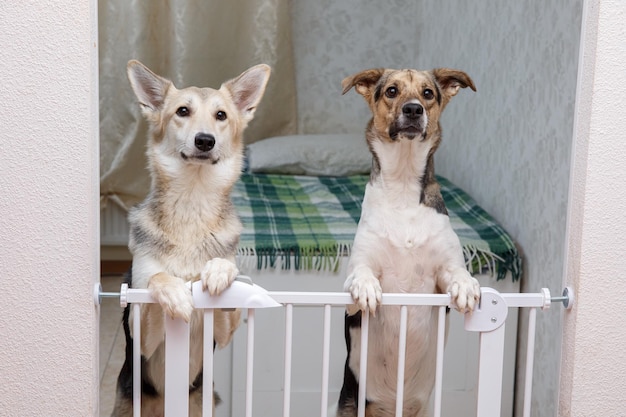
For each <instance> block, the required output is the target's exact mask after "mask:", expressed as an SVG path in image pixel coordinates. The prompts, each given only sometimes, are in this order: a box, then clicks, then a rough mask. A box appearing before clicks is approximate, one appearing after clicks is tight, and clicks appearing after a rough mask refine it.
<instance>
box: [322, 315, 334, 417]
mask: <svg viewBox="0 0 626 417" xmlns="http://www.w3.org/2000/svg"><path fill="white" fill-rule="evenodd" d="M329 368H330V304H326V305H324V340H323V350H322V413H321V417H327V414H328V373H329ZM333 417H334V416H333Z"/></svg>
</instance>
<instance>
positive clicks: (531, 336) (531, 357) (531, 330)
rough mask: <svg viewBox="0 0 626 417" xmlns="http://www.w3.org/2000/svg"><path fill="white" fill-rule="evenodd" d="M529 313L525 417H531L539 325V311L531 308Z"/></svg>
mask: <svg viewBox="0 0 626 417" xmlns="http://www.w3.org/2000/svg"><path fill="white" fill-rule="evenodd" d="M528 313H529V314H528V346H527V347H526V375H525V376H524V411H523V417H530V400H531V397H532V393H533V364H534V361H535V325H536V323H537V309H536V308H531V309H530V311H529V312H528Z"/></svg>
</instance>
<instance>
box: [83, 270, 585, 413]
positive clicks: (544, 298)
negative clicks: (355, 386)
mask: <svg viewBox="0 0 626 417" xmlns="http://www.w3.org/2000/svg"><path fill="white" fill-rule="evenodd" d="M191 290H192V296H193V301H194V305H195V307H196V308H198V309H202V310H203V311H204V326H205V328H204V362H203V363H204V364H203V366H204V368H203V378H204V381H203V398H204V401H203V414H202V415H203V417H212V416H213V410H212V399H213V395H212V387H213V365H214V363H213V311H214V309H232V308H242V309H246V310H247V354H246V369H247V375H246V386H245V392H246V395H245V399H246V404H245V416H246V417H252V411H253V369H254V368H253V365H254V348H255V338H254V333H255V329H254V328H255V326H254V323H255V310H257V309H264V308H284V309H285V323H284V329H285V344H284V350H285V352H284V353H285V355H284V364H283V372H284V390H283V392H284V395H283V416H284V417H288V416H289V415H290V404H291V398H290V396H291V365H292V364H291V349H292V346H291V344H292V331H293V309H294V308H295V307H299V306H307V307H310V306H317V307H319V308H322V309H323V312H324V315H323V321H324V335H323V337H322V340H321V341H320V343H321V344H322V346H323V349H322V352H323V353H322V355H323V358H322V369H321V373H322V381H321V392H322V397H321V404H320V410H321V412H320V416H321V417H334V416H328V408H329V405H330V404H329V403H328V395H327V393H328V374H329V345H330V331H329V329H330V311H331V307H333V306H345V305H346V304H351V303H352V299H351V296H350V295H349V294H348V293H344V292H340V293H334V292H285V291H266V290H265V289H263V288H261V287H259V286H258V285H254V284H252V281H251V280H250V279H249V278H247V277H239V278H238V279H237V280H236V281H235V282H233V285H232V286H231V287H229V288H228V289H226V290H225V291H224V292H223V293H222V294H221V295H220V296H210V295H209V294H208V292H204V291H202V286H201V283H200V282H199V281H197V282H195V283H194V284H192V285H191ZM94 296H95V298H96V303H99V302H100V299H101V297H103V296H111V297H117V296H119V297H120V305H121V306H122V307H126V305H128V304H132V308H133V314H134V315H135V317H139V315H140V311H139V309H140V308H141V305H142V304H144V303H153V302H154V300H153V299H152V297H151V296H150V292H149V290H145V289H130V288H128V286H127V285H126V284H123V285H122V287H121V289H120V293H103V292H102V291H101V289H100V288H99V286H98V285H97V286H96V288H95V291H94ZM554 302H562V303H563V305H564V306H565V307H566V308H571V307H572V304H573V293H572V291H571V289H569V288H566V289H565V290H564V291H563V296H559V297H552V296H551V295H550V291H549V290H548V289H546V288H544V289H542V290H541V292H539V293H499V292H498V291H496V290H494V289H492V288H487V287H482V288H481V303H480V306H478V307H477V308H476V309H475V310H474V312H473V313H472V314H471V315H470V314H467V315H465V330H466V331H469V332H478V333H479V338H480V349H479V358H478V362H479V372H478V391H477V403H476V404H477V406H476V415H477V416H479V417H499V416H500V401H501V399H500V397H499V396H498V395H496V394H495V393H500V392H501V389H502V366H503V357H504V332H505V320H506V316H507V314H508V311H509V309H510V308H529V309H530V312H529V324H528V344H527V351H526V359H527V361H526V369H525V378H524V381H525V386H524V403H523V416H524V417H527V416H530V399H531V395H532V392H531V387H532V369H533V359H534V358H533V352H534V343H535V342H534V341H535V323H536V312H537V309H538V308H541V309H542V310H544V309H547V308H549V307H550V305H551V303H554ZM450 304H451V299H450V296H449V295H447V294H445V295H444V294H389V293H387V294H383V296H382V305H395V306H401V319H400V340H399V344H398V357H399V362H398V365H399V366H398V374H397V387H398V389H397V397H396V416H397V417H400V416H401V415H402V403H403V391H404V390H403V382H404V356H405V352H406V348H407V346H406V328H407V306H418V305H419V306H433V307H436V308H437V309H438V312H439V314H438V318H439V320H438V322H439V325H438V338H437V361H436V377H435V387H434V416H435V417H440V416H441V401H442V395H441V393H442V369H443V361H444V354H443V353H444V334H445V314H446V307H449V306H450ZM165 321H166V325H165V333H166V334H165V417H178V416H181V415H188V414H189V389H188V383H189V355H188V352H189V332H190V330H189V325H188V324H187V323H185V322H184V321H183V320H181V319H171V318H169V317H166V319H165ZM368 324H369V315H368V314H363V318H362V322H361V329H362V331H361V356H360V357H361V362H360V375H361V377H360V381H359V404H358V417H364V416H365V389H366V386H367V362H366V361H367V350H368ZM133 326H134V327H133V334H134V337H135V340H134V343H133V413H134V414H133V415H134V416H135V417H139V416H141V385H140V384H141V360H140V358H141V352H140V346H141V340H140V335H141V332H140V330H139V326H140V321H139V320H134V321H133ZM325 393H326V394H325Z"/></svg>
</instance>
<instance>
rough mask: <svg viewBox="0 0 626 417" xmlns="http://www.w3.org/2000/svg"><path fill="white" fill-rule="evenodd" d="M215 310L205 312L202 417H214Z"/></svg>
mask: <svg viewBox="0 0 626 417" xmlns="http://www.w3.org/2000/svg"><path fill="white" fill-rule="evenodd" d="M213 316H214V313H213V309H210V308H209V309H206V310H204V342H203V350H204V352H203V367H202V417H213V331H214V329H213V323H214V321H213V320H214V319H213Z"/></svg>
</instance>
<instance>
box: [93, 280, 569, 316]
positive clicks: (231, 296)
mask: <svg viewBox="0 0 626 417" xmlns="http://www.w3.org/2000/svg"><path fill="white" fill-rule="evenodd" d="M188 285H190V287H191V292H192V296H193V301H194V305H195V306H196V308H203V309H206V308H223V309H232V308H268V307H278V306H281V305H286V304H297V305H310V306H314V305H317V306H319V305H331V306H342V305H347V304H352V302H353V300H352V297H351V296H350V294H349V293H347V292H309V291H306V292H302V291H300V292H298V291H267V290H265V289H264V288H262V287H260V286H258V285H256V284H253V283H252V280H251V279H250V278H249V277H246V276H239V277H237V279H236V280H235V281H234V282H233V284H232V285H231V286H230V287H229V288H227V289H226V290H224V291H223V292H222V293H221V294H220V295H217V296H211V295H209V293H208V292H206V291H202V284H201V283H200V281H196V282H194V283H193V284H189V283H188ZM483 288H484V287H483ZM494 291H495V290H494ZM499 296H500V297H502V299H503V300H504V301H505V302H506V305H507V307H538V308H541V309H547V308H549V307H550V305H551V304H552V303H556V302H561V303H563V306H564V307H565V308H567V309H571V308H572V305H573V303H574V298H573V291H572V289H571V288H569V287H567V288H565V289H564V290H563V294H562V295H561V296H557V297H553V296H552V295H551V294H550V290H549V289H547V288H542V289H541V291H540V292H537V293H499ZM103 297H119V299H120V305H121V306H122V307H126V305H128V303H140V304H141V303H154V302H155V301H154V300H153V298H152V296H151V294H150V290H148V289H139V288H129V287H128V285H127V284H122V286H121V289H120V292H119V293H113V292H102V288H101V287H100V285H99V284H96V287H95V289H94V299H95V303H96V304H100V302H101V299H102V298H103ZM382 304H383V305H395V306H403V305H406V306H439V307H440V306H447V307H454V305H453V304H452V300H451V297H450V295H449V294H405V293H383V295H382Z"/></svg>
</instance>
